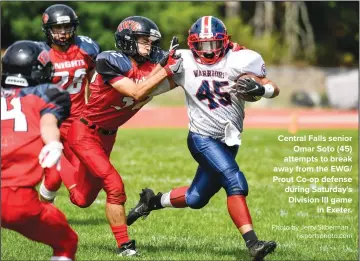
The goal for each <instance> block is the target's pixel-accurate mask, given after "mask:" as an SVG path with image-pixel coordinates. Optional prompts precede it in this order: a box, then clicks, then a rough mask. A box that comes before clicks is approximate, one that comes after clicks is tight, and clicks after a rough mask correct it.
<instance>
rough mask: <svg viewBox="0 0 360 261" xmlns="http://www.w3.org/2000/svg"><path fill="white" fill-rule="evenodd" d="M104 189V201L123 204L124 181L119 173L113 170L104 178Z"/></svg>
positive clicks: (124, 195)
mask: <svg viewBox="0 0 360 261" xmlns="http://www.w3.org/2000/svg"><path fill="white" fill-rule="evenodd" d="M104 190H105V192H106V195H107V197H106V202H107V203H110V204H115V205H123V204H125V202H126V194H125V189H124V183H123V182H122V179H121V177H120V175H119V174H118V173H117V172H116V171H114V172H112V173H111V174H109V175H107V176H106V177H105V179H104Z"/></svg>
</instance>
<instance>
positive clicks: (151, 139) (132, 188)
mask: <svg viewBox="0 0 360 261" xmlns="http://www.w3.org/2000/svg"><path fill="white" fill-rule="evenodd" d="M279 134H285V135H287V134H288V133H287V132H286V131H277V130H246V131H245V132H244V134H243V144H242V147H241V148H240V150H239V153H238V157H237V160H238V163H239V165H240V168H241V169H242V170H243V172H244V173H245V176H246V177H247V181H248V183H249V188H250V192H249V196H248V200H247V201H248V205H249V208H250V211H251V214H252V218H253V223H254V226H255V231H256V232H257V234H258V236H259V238H261V239H267V240H270V239H271V240H275V241H277V242H278V248H277V250H276V252H275V253H274V254H272V255H270V256H269V258H267V260H357V259H358V253H357V251H358V247H357V246H358V214H357V213H358V175H357V171H358V147H357V144H358V140H357V135H358V134H357V131H350V130H349V131H345V130H337V131H335V130H334V131H320V130H319V131H302V132H300V133H298V135H303V134H315V135H317V134H323V135H325V136H338V135H341V134H344V135H346V136H351V137H352V139H353V142H351V143H348V144H346V145H350V144H351V145H352V147H353V152H352V156H353V161H354V162H353V163H352V164H347V165H352V166H353V167H352V171H351V172H349V173H295V174H292V175H293V176H298V175H300V174H301V176H303V177H314V176H316V177H321V176H324V175H328V176H332V175H334V176H339V177H341V176H343V177H344V176H346V177H353V182H352V183H351V184H345V185H341V184H340V185H339V186H342V187H346V185H348V186H349V187H351V188H353V190H354V191H353V192H352V193H347V194H344V195H340V194H336V193H335V194H332V196H338V197H346V198H352V199H353V202H352V203H350V204H349V203H348V204H337V205H331V206H337V207H340V206H344V207H349V208H352V209H353V213H351V214H325V213H321V214H319V213H316V204H315V205H314V204H290V203H288V196H289V193H285V192H284V188H285V187H286V186H287V185H286V184H278V183H273V182H272V177H273V176H274V175H278V176H282V177H289V176H291V174H287V173H278V174H274V173H273V167H274V166H285V165H286V166H295V165H299V164H296V163H292V164H290V163H287V164H285V163H284V162H283V158H284V157H285V156H288V155H296V153H294V152H293V150H292V147H293V145H294V144H295V143H294V142H292V143H291V142H289V143H280V142H279V141H277V136H278V135H279ZM186 136H187V130H185V129H179V130H176V129H175V130H174V129H168V130H159V129H151V130H149V129H140V130H132V129H126V130H120V131H119V132H118V139H117V143H116V146H115V148H114V150H113V153H112V155H111V159H112V162H113V164H114V165H115V166H116V168H117V169H118V170H119V172H120V173H121V175H122V177H123V180H124V181H125V185H126V192H127V196H128V201H127V205H126V206H127V210H129V209H130V207H133V206H134V205H135V204H136V202H137V201H138V193H139V192H140V191H141V188H144V187H150V188H153V189H154V190H155V193H157V192H158V191H169V190H170V189H171V188H173V187H176V186H182V185H187V184H189V183H190V182H191V180H192V178H193V175H194V171H195V169H196V167H197V164H196V163H195V161H194V160H193V159H192V157H191V155H190V153H189V152H188V149H187V146H186ZM302 144H303V145H304V144H308V145H309V146H310V145H317V144H316V143H312V144H310V143H302ZM334 144H337V143H334ZM326 145H329V144H328V143H326ZM338 145H340V144H338ZM300 155H301V156H309V155H313V156H320V155H323V156H330V155H333V156H335V155H337V153H330V154H327V153H321V154H320V153H301V154H300ZM302 165H303V166H311V164H302ZM313 165H315V164H313ZM318 165H319V164H318ZM328 165H331V164H330V163H328ZM323 166H324V164H323ZM308 185H309V183H307V186H308ZM334 185H335V184H334ZM293 195H296V196H304V193H294V194H293ZM309 195H311V194H309ZM319 195H322V194H319ZM324 195H325V193H324ZM305 196H306V195H305ZM317 196H318V195H317ZM328 196H329V194H328ZM330 196H331V195H330ZM104 202H105V194H104V193H103V192H102V193H101V194H100V195H99V197H98V199H97V200H96V202H95V203H94V204H93V205H92V206H91V207H90V208H88V209H80V208H77V207H75V206H73V205H72V204H70V203H69V200H68V198H67V192H66V191H65V189H64V187H62V188H61V191H60V194H59V196H58V198H57V200H56V202H55V203H56V205H57V206H58V207H59V208H60V209H61V210H62V211H63V212H64V213H65V214H66V216H67V217H68V220H69V223H70V224H71V225H72V227H73V228H74V229H75V230H76V231H77V232H78V234H79V249H78V253H77V259H78V260H124V259H130V260H135V259H139V260H248V253H247V251H246V249H245V245H244V243H243V240H242V238H241V236H240V234H239V233H238V232H237V230H236V228H235V226H234V225H233V223H232V221H231V219H230V217H229V214H228V212H227V206H226V195H225V193H224V191H220V192H219V193H218V194H217V195H215V196H214V197H213V198H212V200H211V201H210V202H209V204H208V205H207V206H206V207H205V208H203V209H202V210H191V209H182V210H180V209H165V210H162V211H157V212H153V213H151V214H150V216H149V217H148V218H147V219H146V220H145V221H143V220H139V221H138V222H137V223H135V224H134V225H132V226H131V227H130V228H129V233H130V236H131V237H132V238H134V239H136V240H137V247H138V249H139V251H140V252H141V256H140V257H137V258H122V257H118V256H116V255H115V252H114V250H115V240H114V238H113V235H112V233H111V231H110V228H109V226H108V224H107V222H106V218H105V213H104ZM318 205H321V204H318ZM329 206H330V205H329ZM318 224H321V225H328V226H335V225H336V226H348V228H349V229H348V230H341V231H339V230H338V229H336V230H323V231H319V230H317V231H315V232H306V233H305V231H303V230H301V231H298V232H295V231H289V230H286V231H283V230H277V229H273V225H284V226H292V225H293V226H298V227H302V225H318ZM314 233H318V234H320V233H321V234H334V235H339V234H347V235H348V236H351V238H346V239H338V238H332V239H302V238H299V235H300V234H314ZM1 247H2V251H1V259H2V260H49V258H50V256H51V249H50V248H49V247H47V246H44V245H41V244H38V243H34V242H31V241H29V240H27V239H25V238H23V237H22V236H19V235H18V234H16V233H14V232H12V231H8V230H2V233H1Z"/></svg>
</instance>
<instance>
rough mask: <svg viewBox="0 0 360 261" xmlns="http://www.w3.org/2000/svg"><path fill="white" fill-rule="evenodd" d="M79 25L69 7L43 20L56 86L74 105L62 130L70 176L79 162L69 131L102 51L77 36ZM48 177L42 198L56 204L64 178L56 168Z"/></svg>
mask: <svg viewBox="0 0 360 261" xmlns="http://www.w3.org/2000/svg"><path fill="white" fill-rule="evenodd" d="M78 25H79V19H78V17H77V15H76V13H75V12H74V10H73V9H72V8H71V7H69V6H67V5H63V4H55V5H52V6H50V7H48V8H47V9H46V10H45V12H44V13H43V16H42V30H43V32H44V34H45V36H46V38H47V44H48V46H50V47H51V49H50V50H49V53H50V58H51V62H52V63H53V64H54V68H55V75H54V82H55V83H57V84H59V85H60V86H61V88H63V89H64V90H66V91H67V92H68V93H69V94H70V97H71V103H72V106H71V112H70V117H69V118H68V119H67V120H65V121H64V123H63V124H62V126H61V128H60V132H61V141H62V143H63V145H64V155H65V157H63V158H62V165H63V166H62V171H68V172H73V171H75V170H76V169H77V168H78V165H77V164H78V160H77V159H76V157H75V156H74V154H73V153H72V152H71V150H70V149H69V146H68V144H67V140H66V136H67V131H68V129H69V127H70V125H71V123H72V122H73V120H74V119H76V118H78V117H79V116H80V112H81V111H82V110H83V108H84V105H85V93H86V89H87V86H88V82H89V79H91V77H92V74H93V72H94V69H95V58H96V55H97V54H98V53H99V51H100V48H99V46H98V44H97V43H96V42H95V41H93V40H92V39H90V38H89V37H86V36H77V35H76V34H75V32H76V28H77V26H78ZM45 174H46V175H45V181H44V182H43V183H42V184H41V186H40V195H41V196H42V198H43V199H45V200H49V201H52V200H53V199H54V197H55V195H56V191H57V190H58V189H59V188H60V185H61V178H60V175H59V174H58V173H57V171H56V169H55V168H52V169H46V170H45Z"/></svg>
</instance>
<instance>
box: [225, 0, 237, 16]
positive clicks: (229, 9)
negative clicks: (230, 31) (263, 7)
mask: <svg viewBox="0 0 360 261" xmlns="http://www.w3.org/2000/svg"><path fill="white" fill-rule="evenodd" d="M240 8H241V2H225V16H226V17H227V18H230V17H236V16H239V15H240Z"/></svg>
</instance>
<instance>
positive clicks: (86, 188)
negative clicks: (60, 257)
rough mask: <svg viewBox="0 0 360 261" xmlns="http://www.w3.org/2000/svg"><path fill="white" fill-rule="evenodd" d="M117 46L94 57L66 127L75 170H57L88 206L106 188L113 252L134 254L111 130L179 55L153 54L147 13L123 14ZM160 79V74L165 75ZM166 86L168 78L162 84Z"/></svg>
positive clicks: (155, 47)
mask: <svg viewBox="0 0 360 261" xmlns="http://www.w3.org/2000/svg"><path fill="white" fill-rule="evenodd" d="M115 39H116V46H117V48H119V49H120V51H105V52H102V53H100V54H99V55H98V56H97V58H96V73H95V75H94V77H93V79H92V82H91V84H90V90H91V96H90V98H89V102H88V103H87V104H86V105H85V108H84V110H83V112H82V113H81V117H80V119H78V120H75V121H74V122H73V123H72V125H71V127H70V129H69V132H68V137H67V138H68V142H69V145H70V148H71V149H72V150H73V152H74V153H75V154H76V156H77V157H78V159H79V160H80V162H81V164H80V168H79V171H78V172H77V173H76V174H75V175H74V174H73V173H66V172H61V173H60V174H61V176H62V180H63V182H64V184H65V186H66V187H67V188H68V189H69V191H70V199H71V201H72V202H73V203H74V204H75V205H77V206H79V207H88V206H90V205H91V204H92V203H93V202H94V200H95V199H96V197H97V195H98V193H99V192H100V190H101V189H104V190H105V192H106V194H107V200H106V216H107V219H108V222H109V224H110V226H111V230H112V232H113V234H114V237H115V239H116V241H117V244H118V253H119V254H120V255H123V256H125V255H126V256H131V255H135V254H136V253H137V252H136V248H135V241H134V240H129V236H128V233H127V225H126V215H125V208H124V204H125V201H126V195H125V190H124V184H123V181H122V179H121V176H120V175H119V173H118V172H117V170H116V169H115V168H114V166H113V165H112V164H111V163H110V160H109V157H110V153H111V151H112V148H113V145H114V142H115V138H116V131H117V128H118V127H119V126H121V125H122V124H124V123H125V122H126V121H128V120H129V119H130V118H131V117H132V116H134V115H135V114H136V113H137V112H138V111H139V110H140V109H141V108H142V106H144V105H145V104H146V103H147V102H149V101H150V100H151V95H152V94H151V92H152V91H155V92H157V93H159V91H158V89H156V86H157V85H158V84H159V83H162V82H163V81H164V79H165V78H166V77H168V76H171V75H174V74H176V73H180V72H181V71H182V58H180V57H176V56H175V55H172V53H170V55H168V56H164V58H165V57H166V58H167V59H161V65H163V67H162V66H161V65H157V64H156V63H157V62H159V60H158V57H159V56H158V55H159V54H161V53H162V51H161V50H160V49H159V44H160V39H161V34H160V32H159V29H158V27H157V25H156V24H155V23H154V22H153V21H151V20H150V19H148V18H145V17H141V16H132V17H128V18H126V19H125V20H123V21H122V22H121V23H120V24H119V26H118V28H117V30H116V33H115ZM165 81H166V80H165ZM168 86H169V84H168Z"/></svg>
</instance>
